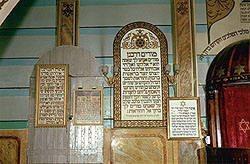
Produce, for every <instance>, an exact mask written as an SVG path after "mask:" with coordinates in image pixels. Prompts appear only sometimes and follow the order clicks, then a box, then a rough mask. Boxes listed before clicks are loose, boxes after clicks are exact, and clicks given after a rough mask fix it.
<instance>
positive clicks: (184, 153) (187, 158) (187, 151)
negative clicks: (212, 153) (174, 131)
mask: <svg viewBox="0 0 250 164" xmlns="http://www.w3.org/2000/svg"><path fill="white" fill-rule="evenodd" d="M202 145H203V144H202V142H201V140H192V141H187V140H186V141H180V142H179V147H180V149H179V163H181V164H187V163H190V164H191V163H192V164H198V163H199V160H198V156H197V150H198V149H200V148H201V146H202ZM203 146H204V145H203Z"/></svg>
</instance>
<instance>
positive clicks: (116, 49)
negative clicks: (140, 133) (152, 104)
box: [113, 22, 168, 127]
mask: <svg viewBox="0 0 250 164" xmlns="http://www.w3.org/2000/svg"><path fill="white" fill-rule="evenodd" d="M136 28H143V29H146V30H149V31H151V32H152V33H153V34H155V35H156V36H157V38H158V39H159V42H160V55H161V70H162V71H161V80H162V81H161V87H162V120H121V71H120V68H121V41H122V38H123V37H124V36H125V35H126V34H127V33H128V32H129V31H131V30H133V29H136ZM167 51H168V50H167V39H166V37H165V35H164V34H163V32H161V31H160V29H158V28H157V27H156V26H154V25H152V24H150V23H146V22H134V23H130V24H128V25H126V26H124V27H123V28H122V29H121V30H120V31H119V32H118V33H117V34H116V37H115V39H114V43H113V53H114V54H113V58H114V68H115V69H117V70H119V71H118V73H117V75H116V76H115V78H114V127H163V126H166V120H167V115H166V112H167V97H168V83H167V80H166V78H167V77H166V74H165V73H164V70H165V66H166V64H167Z"/></svg>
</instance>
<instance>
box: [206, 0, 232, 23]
mask: <svg viewBox="0 0 250 164" xmlns="http://www.w3.org/2000/svg"><path fill="white" fill-rule="evenodd" d="M234 4H235V2H234V0H207V24H208V28H211V26H212V25H213V24H214V23H215V22H217V21H219V20H221V19H223V18H225V17H226V16H228V14H229V13H230V12H231V11H232V10H233V8H234Z"/></svg>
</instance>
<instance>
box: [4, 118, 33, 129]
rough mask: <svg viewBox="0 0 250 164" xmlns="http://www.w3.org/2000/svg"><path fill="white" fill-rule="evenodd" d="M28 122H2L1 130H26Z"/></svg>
mask: <svg viewBox="0 0 250 164" xmlns="http://www.w3.org/2000/svg"><path fill="white" fill-rule="evenodd" d="M27 127H28V120H13V121H12V120H6V121H0V129H26V128H27Z"/></svg>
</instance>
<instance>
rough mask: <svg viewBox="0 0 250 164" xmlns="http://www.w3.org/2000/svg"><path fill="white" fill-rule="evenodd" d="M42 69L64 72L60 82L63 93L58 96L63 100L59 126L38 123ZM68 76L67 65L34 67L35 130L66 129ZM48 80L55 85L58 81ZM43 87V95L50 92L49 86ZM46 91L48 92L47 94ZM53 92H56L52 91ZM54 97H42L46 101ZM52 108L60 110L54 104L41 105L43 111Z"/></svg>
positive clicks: (39, 65)
mask: <svg viewBox="0 0 250 164" xmlns="http://www.w3.org/2000/svg"><path fill="white" fill-rule="evenodd" d="M42 68H45V69H53V68H55V69H62V70H63V72H64V75H63V77H64V79H63V80H62V81H63V82H62V87H63V89H62V91H63V93H62V94H63V95H60V96H62V97H63V98H62V99H63V123H61V124H59V123H55V124H53V123H52V124H48V123H39V119H40V118H41V116H40V111H41V108H40V107H41V106H40V103H41V99H40V97H41V95H42V93H41V87H40V86H41V78H42V76H41V74H40V72H41V69H42ZM68 75H69V68H68V65H67V64H37V65H36V112H35V127H36V128H56V127H66V114H67V112H66V111H67V99H68ZM52 77H53V76H52ZM54 77H55V76H54ZM49 79H50V80H54V81H53V82H54V83H56V81H57V80H58V79H53V78H49ZM45 85H46V87H45V93H48V92H50V90H49V85H47V84H45ZM53 85H54V86H55V84H53ZM53 85H52V86H53ZM46 88H47V89H46ZM53 89H54V88H53V87H52V90H53ZM46 90H48V92H47V91H46ZM54 91H56V90H54ZM56 92H57V91H56ZM52 94H53V93H52ZM45 96H46V94H45ZM57 96H58V95H57ZM55 97H56V96H55ZM55 97H53V96H51V97H44V98H47V99H49V98H51V99H53V98H55ZM45 101H46V99H45ZM58 101H59V100H58ZM46 105H47V106H46ZM52 107H54V109H56V108H60V107H58V106H56V103H55V105H52V104H49V103H46V102H45V104H44V105H43V108H44V109H49V110H51V108H52ZM52 110H53V109H52Z"/></svg>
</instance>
